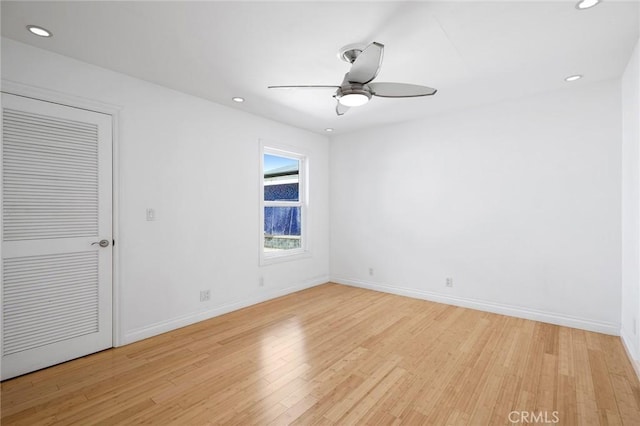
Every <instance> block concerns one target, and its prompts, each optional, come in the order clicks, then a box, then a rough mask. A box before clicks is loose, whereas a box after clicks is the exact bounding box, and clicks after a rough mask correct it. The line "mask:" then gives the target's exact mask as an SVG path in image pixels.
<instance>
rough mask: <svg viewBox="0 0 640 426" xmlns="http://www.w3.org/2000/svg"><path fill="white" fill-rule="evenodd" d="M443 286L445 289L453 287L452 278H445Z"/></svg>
mask: <svg viewBox="0 0 640 426" xmlns="http://www.w3.org/2000/svg"><path fill="white" fill-rule="evenodd" d="M445 284H446V286H447V287H453V278H451V277H449V278H447V280H446V282H445Z"/></svg>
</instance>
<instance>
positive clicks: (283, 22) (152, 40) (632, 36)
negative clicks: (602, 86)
mask: <svg viewBox="0 0 640 426" xmlns="http://www.w3.org/2000/svg"><path fill="white" fill-rule="evenodd" d="M1 7H2V11H1V12H2V35H3V36H4V37H8V38H11V39H14V40H18V41H21V42H24V43H27V44H30V45H33V46H37V47H41V48H43V49H47V50H51V51H54V52H57V53H60V54H63V55H66V56H70V57H72V58H77V59H80V60H82V61H85V62H89V63H92V64H96V65H99V66H102V67H104V68H109V69H112V70H115V71H119V72H122V73H125V74H128V75H131V76H134V77H138V78H141V79H143V80H147V81H151V82H154V83H157V84H160V85H163V86H166V87H170V88H173V89H176V90H180V91H182V92H186V93H190V94H192V95H196V96H199V97H202V98H205V99H209V100H212V101H214V102H218V103H221V104H224V105H228V106H231V107H233V108H238V109H241V110H244V111H247V112H250V113H253V114H257V115H261V116H264V117H267V118H271V119H274V120H277V121H280V122H283V123H287V124H290V125H293V126H296V127H301V128H305V129H308V130H311V131H314V132H318V133H323V129H324V128H326V127H332V128H335V129H336V133H342V132H346V131H352V130H357V129H361V128H364V127H369V126H374V125H378V124H384V123H395V122H401V121H406V120H410V119H415V118H418V117H422V116H425V115H429V114H434V113H439V112H443V111H449V110H452V109H458V108H465V107H469V106H472V105H478V104H483V103H492V102H496V101H500V100H504V99H509V98H517V97H521V96H525V95H530V94H533V93H536V92H542V91H548V90H554V89H560V88H563V87H567V86H568V85H569V84H572V85H582V84H589V83H590V82H594V81H599V80H606V79H611V78H618V77H620V75H621V74H622V72H623V70H624V67H625V65H626V63H627V61H628V60H629V57H630V55H631V52H632V50H633V47H634V45H635V43H636V42H637V40H638V16H639V13H638V1H637V0H636V1H628V2H625V1H615V0H605V1H603V2H602V3H601V4H599V5H598V6H596V7H594V8H592V9H588V10H584V11H579V10H577V9H576V8H575V1H552V2H540V1H527V2H511V1H497V2H484V1H468V2H455V1H447V2H416V1H413V2H397V1H392V2H378V1H373V2H366V1H358V2H327V1H319V2H310V1H301V2H272V1H259V2H243V1H236V2H219V1H210V2H204V1H200V2H166V1H163V2H149V1H138V2H117V1H110V2H53V1H47V2H30V1H21V2H12V1H2V5H1ZM29 24H34V25H40V26H43V27H45V28H47V29H49V30H51V31H52V32H53V33H54V37H52V38H49V39H43V38H39V37H35V36H32V35H31V34H29V33H28V32H27V31H26V29H25V26H26V25H29ZM374 40H375V41H378V42H381V43H383V44H384V45H385V53H384V62H383V65H382V70H381V71H380V74H379V75H378V77H377V79H376V81H379V82H384V81H393V82H403V83H413V84H421V85H426V86H431V87H435V88H437V89H438V90H439V91H438V93H437V94H436V95H435V96H433V97H425V98H414V99H384V98H374V99H372V101H371V102H370V103H369V104H367V105H365V106H363V107H359V108H353V109H351V110H350V111H349V112H348V113H347V114H346V115H344V116H342V117H337V116H336V114H335V111H334V108H335V100H334V99H333V98H332V94H333V92H332V91H331V90H319V89H316V90H308V91H305V90H268V89H267V86H268V85H283V84H329V85H337V84H340V82H341V81H342V77H343V75H344V74H345V73H346V72H347V71H348V70H349V65H348V64H347V63H345V62H342V61H340V60H339V59H338V58H337V51H338V50H339V49H340V48H341V47H342V46H344V45H346V44H350V43H369V42H371V41H374ZM571 74H584V76H585V78H583V79H582V80H580V81H577V82H574V83H566V82H564V80H563V79H564V77H566V76H568V75H571ZM233 96H243V97H245V98H246V102H245V103H244V104H235V103H234V102H232V101H231V97H233Z"/></svg>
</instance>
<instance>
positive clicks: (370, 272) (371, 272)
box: [369, 268, 373, 276]
mask: <svg viewBox="0 0 640 426" xmlns="http://www.w3.org/2000/svg"><path fill="white" fill-rule="evenodd" d="M369 275H371V276H373V268H369Z"/></svg>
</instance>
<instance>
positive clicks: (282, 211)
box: [261, 146, 307, 262]
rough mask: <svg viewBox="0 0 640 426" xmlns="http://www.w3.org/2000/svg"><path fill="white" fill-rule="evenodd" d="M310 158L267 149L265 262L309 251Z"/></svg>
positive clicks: (263, 208) (263, 219)
mask: <svg viewBox="0 0 640 426" xmlns="http://www.w3.org/2000/svg"><path fill="white" fill-rule="evenodd" d="M305 173H306V157H305V156H304V155H302V154H298V153H294V152H289V151H283V150H280V149H276V148H270V147H266V146H265V147H263V150H262V196H261V200H262V203H261V222H262V249H261V250H262V256H261V260H262V261H263V262H265V261H266V262H268V261H270V260H277V259H283V258H285V257H286V258H289V256H292V255H299V254H302V253H305V251H306V245H307V244H306V241H305V240H306V238H305V227H306V194H305V192H306V186H305V177H306V176H305Z"/></svg>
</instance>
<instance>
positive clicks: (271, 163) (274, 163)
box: [264, 154, 298, 173]
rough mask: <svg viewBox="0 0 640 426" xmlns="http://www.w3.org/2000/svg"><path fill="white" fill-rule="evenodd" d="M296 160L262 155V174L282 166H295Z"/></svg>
mask: <svg viewBox="0 0 640 426" xmlns="http://www.w3.org/2000/svg"><path fill="white" fill-rule="evenodd" d="M297 165H298V160H296V159H294V158H287V157H280V156H278V155H270V154H264V172H265V173H268V172H269V171H271V170H273V169H278V168H280V167H284V166H297Z"/></svg>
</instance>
